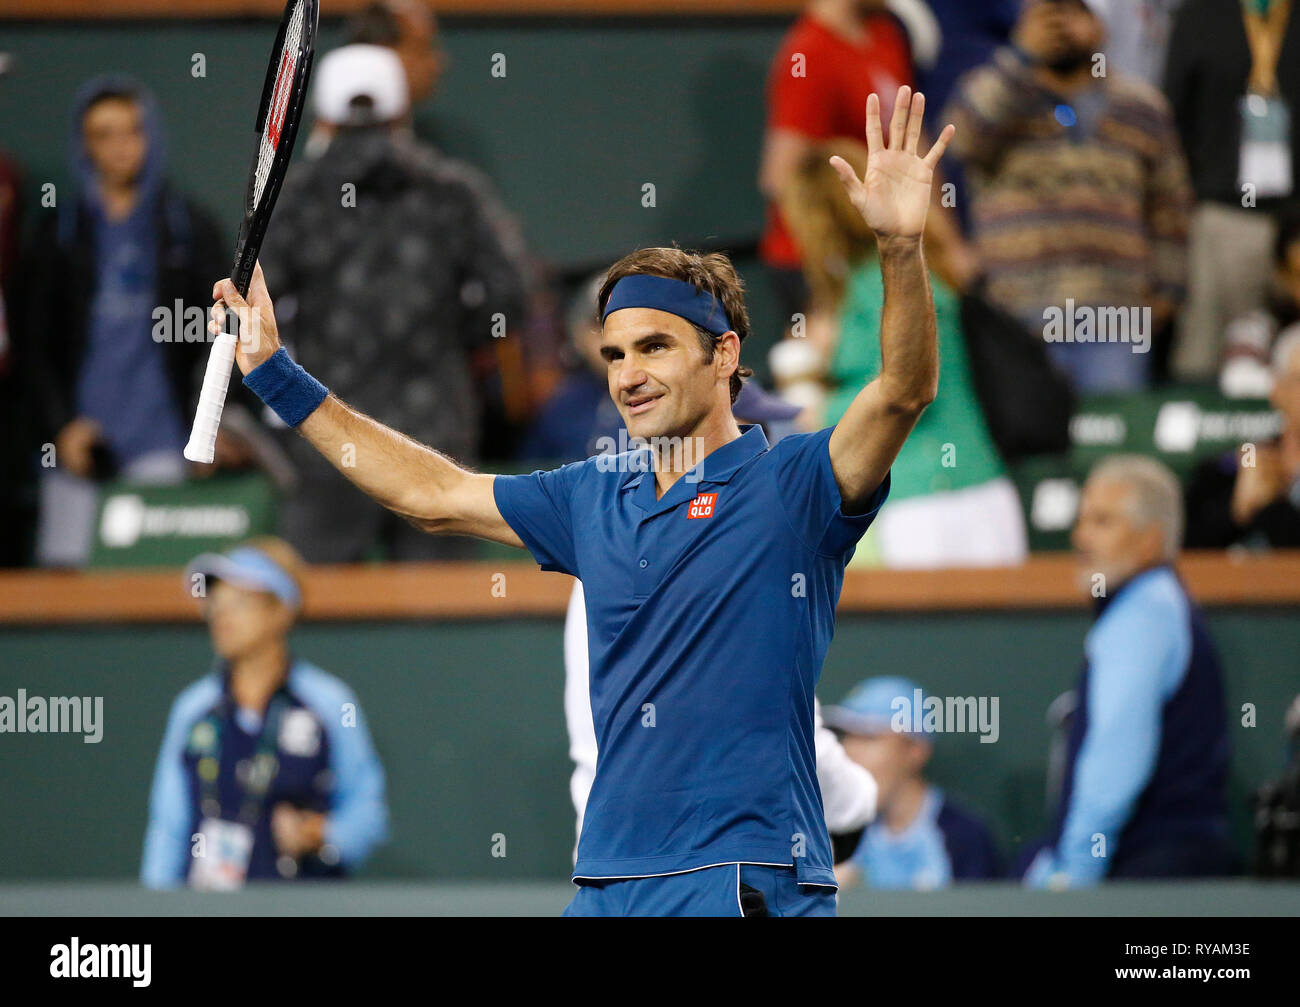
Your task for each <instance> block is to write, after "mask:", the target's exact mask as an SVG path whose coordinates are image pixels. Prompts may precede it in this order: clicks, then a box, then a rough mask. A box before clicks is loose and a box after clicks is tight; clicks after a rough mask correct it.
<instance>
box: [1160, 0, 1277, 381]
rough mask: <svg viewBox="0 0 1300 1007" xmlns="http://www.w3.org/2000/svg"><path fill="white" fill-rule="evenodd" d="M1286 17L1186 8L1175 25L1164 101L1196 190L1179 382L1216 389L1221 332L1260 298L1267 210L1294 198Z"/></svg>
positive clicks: (1268, 242)
mask: <svg viewBox="0 0 1300 1007" xmlns="http://www.w3.org/2000/svg"><path fill="white" fill-rule="evenodd" d="M1290 14H1291V3H1290V0H1251V2H1242V3H1227V2H1224V0H1186V3H1184V5H1183V7H1182V9H1181V10H1180V11H1179V12H1178V17H1177V19H1176V20H1175V22H1174V31H1173V37H1172V39H1171V40H1170V43H1169V61H1168V67H1167V69H1166V72H1165V93H1166V94H1168V95H1169V101H1170V103H1171V104H1172V105H1173V109H1174V118H1175V121H1176V122H1177V124H1178V133H1179V135H1180V137H1181V138H1182V145H1183V149H1184V150H1185V151H1186V152H1187V159H1188V162H1189V163H1190V165H1191V172H1192V185H1193V187H1194V188H1195V190H1196V209H1195V211H1194V213H1193V214H1192V223H1191V245H1190V249H1189V262H1188V285H1189V289H1188V298H1187V305H1186V307H1185V309H1184V311H1183V313H1182V315H1181V317H1180V318H1179V326H1178V336H1177V339H1176V341H1175V343H1174V347H1173V353H1172V355H1171V358H1170V369H1171V371H1172V373H1173V374H1174V376H1175V377H1178V378H1181V379H1184V380H1208V379H1211V378H1213V377H1214V376H1215V374H1216V373H1217V371H1218V369H1219V366H1220V364H1221V362H1222V361H1221V356H1222V349H1223V341H1224V332H1225V329H1226V328H1227V326H1228V323H1229V322H1231V321H1232V320H1233V319H1235V318H1240V317H1242V316H1244V315H1246V314H1248V313H1250V312H1251V311H1256V310H1258V309H1260V308H1262V307H1263V306H1264V304H1265V301H1266V298H1267V294H1268V284H1269V268H1268V265H1269V257H1270V253H1271V251H1272V247H1273V242H1274V228H1275V224H1274V221H1273V217H1272V216H1271V211H1273V210H1275V209H1276V208H1277V206H1278V204H1279V202H1280V201H1282V200H1284V199H1285V198H1287V197H1288V196H1292V195H1294V194H1295V174H1294V171H1295V165H1296V163H1297V162H1298V161H1300V130H1297V128H1296V126H1295V124H1294V122H1293V121H1292V117H1293V116H1295V114H1296V110H1297V109H1300V58H1298V57H1300V17H1291V16H1290ZM1283 53H1289V54H1290V55H1289V56H1288V58H1285V59H1283V58H1282V55H1283Z"/></svg>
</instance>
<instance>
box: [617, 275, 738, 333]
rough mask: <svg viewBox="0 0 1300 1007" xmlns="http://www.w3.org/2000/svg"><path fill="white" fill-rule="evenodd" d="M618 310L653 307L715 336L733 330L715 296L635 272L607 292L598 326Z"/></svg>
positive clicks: (684, 284)
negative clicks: (603, 310)
mask: <svg viewBox="0 0 1300 1007" xmlns="http://www.w3.org/2000/svg"><path fill="white" fill-rule="evenodd" d="M621 308H656V309H657V310H659V311H667V312H668V313H669V314H670V315H677V316H678V317H679V318H685V319H686V320H687V321H688V322H694V323H695V324H696V325H698V326H699V327H700V328H702V329H704V330H705V331H706V332H712V333H713V334H714V335H715V336H720V335H722V334H723V333H724V332H729V331H731V328H732V325H731V319H730V318H728V317H727V312H726V309H725V308H723V306H722V304H721V302H719V301H718V299H717V298H716V297H714V296H713V295H712V294H706V293H705V292H704V291H702V290H696V289H695V287H694V286H693V285H691V284H689V283H686V282H684V281H682V280H670V279H668V277H666V276H647V275H645V274H643V273H638V274H637V275H635V276H625V277H623V279H621V280H619V281H618V282H617V283H616V284H614V289H613V290H612V291H610V294H609V300H608V301H606V302H605V313H604V315H602V316H601V319H600V321H601V324H604V322H605V319H606V318H608V317H609V316H610V315H611V314H613V313H614V312H615V311H618V310H619V309H621Z"/></svg>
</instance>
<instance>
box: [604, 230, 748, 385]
mask: <svg viewBox="0 0 1300 1007" xmlns="http://www.w3.org/2000/svg"><path fill="white" fill-rule="evenodd" d="M642 275H644V276H663V277H666V278H668V279H670V280H681V281H682V282H683V283H689V284H690V285H691V286H693V287H694V288H695V289H696V290H699V291H701V292H703V293H706V294H711V295H713V296H714V297H716V298H717V299H718V300H719V301H721V302H722V307H723V310H724V311H726V313H727V318H728V319H730V320H731V328H732V329H733V330H734V331H735V333H736V335H737V336H739V337H740V343H741V345H742V346H743V345H744V343H745V339H746V337H747V336H748V335H749V311H748V310H747V309H746V308H745V281H744V280H742V279H741V278H740V274H739V273H737V272H736V267H735V266H733V265H732V264H731V260H730V259H729V258H727V257H726V256H725V255H724V254H722V253H721V252H710V253H707V254H706V253H704V252H694V251H683V250H682V249H680V248H678V247H676V246H675V245H674V246H673V247H672V248H638V249H637V250H636V251H635V252H631V253H629V254H628V255H625V256H623V258H621V259H619V260H618V261H617V262H616V263H614V265H612V266H610V267H609V272H608V273H606V274H605V282H604V283H603V284H601V287H600V295H599V297H597V299H596V304H597V312H596V316H597V318H600V317H603V316H604V314H605V305H606V304H607V303H609V295H610V294H611V293H613V291H614V285H615V284H616V283H618V281H619V280H621V279H623V277H625V276H642ZM691 326H692V328H694V329H695V333H696V335H697V336H699V339H700V347H701V348H702V349H703V350H704V360H705V362H706V363H707V362H708V361H710V360H712V359H713V351H714V350H715V349H716V348H717V345H718V340H719V339H720V338H721V337H720V336H716V335H714V334H713V333H712V332H709V331H708V330H707V329H703V328H701V327H700V326H698V325H696V324H695V323H694V322H692V323H691ZM753 373H754V372H753V371H752V370H750V369H749V368H748V367H745V366H743V365H737V367H736V370H735V373H733V374H732V375H731V401H732V402H733V403H734V402H735V401H736V396H737V395H739V394H740V388H741V385H742V383H743V382H742V380H741V379H742V378H747V377H750V376H751V375H752V374H753Z"/></svg>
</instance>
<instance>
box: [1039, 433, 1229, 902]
mask: <svg viewBox="0 0 1300 1007" xmlns="http://www.w3.org/2000/svg"><path fill="white" fill-rule="evenodd" d="M1182 531H1183V505H1182V496H1181V492H1180V489H1179V485H1178V480H1177V478H1176V477H1175V476H1174V474H1173V473H1172V472H1171V471H1169V469H1168V468H1167V467H1166V466H1164V465H1163V464H1161V463H1160V462H1157V461H1155V460H1153V459H1150V458H1145V457H1142V456H1140V455H1113V456H1111V457H1109V458H1106V459H1103V460H1102V461H1101V462H1099V463H1098V464H1097V466H1096V467H1094V468H1093V470H1092V472H1091V473H1090V474H1089V476H1088V479H1087V481H1086V483H1085V484H1084V488H1083V495H1082V499H1081V501H1080V506H1079V516H1078V520H1077V522H1076V524H1075V528H1074V535H1073V542H1074V547H1075V550H1076V554H1077V556H1078V559H1079V577H1080V582H1081V584H1082V585H1086V586H1087V588H1088V589H1089V590H1090V592H1091V594H1092V597H1093V598H1094V607H1095V609H1096V621H1095V622H1094V623H1093V625H1092V628H1091V629H1090V630H1089V631H1088V636H1087V638H1086V640H1085V641H1084V668H1083V673H1082V676H1081V678H1080V680H1079V684H1078V687H1077V689H1076V690H1075V692H1076V700H1077V705H1076V707H1075V710H1074V712H1073V714H1072V715H1071V718H1070V726H1069V730H1068V734H1067V741H1066V755H1065V772H1064V774H1063V783H1062V788H1061V796H1060V800H1059V804H1058V807H1057V809H1056V814H1055V816H1054V820H1053V822H1052V827H1051V832H1050V833H1049V835H1048V836H1047V838H1046V841H1045V843H1043V844H1042V845H1041V847H1040V848H1039V849H1038V851H1037V853H1036V855H1034V857H1033V859H1032V862H1030V864H1029V866H1028V869H1027V870H1026V872H1025V874H1024V879H1025V881H1026V883H1028V884H1030V885H1033V886H1036V887H1053V888H1064V887H1076V886H1086V885H1091V884H1094V883H1096V882H1099V881H1101V880H1103V879H1105V878H1152V877H1193V876H1215V875H1223V874H1229V873H1232V871H1233V869H1234V866H1235V860H1236V858H1235V856H1234V854H1233V851H1232V848H1231V845H1230V843H1229V839H1228V820H1227V782H1228V762H1229V741H1228V720H1227V709H1226V706H1225V699H1224V692H1223V674H1222V671H1221V669H1220V665H1219V657H1218V653H1217V652H1216V650H1215V646H1214V642H1213V640H1212V639H1211V638H1210V635H1209V630H1208V628H1207V626H1206V624H1205V620H1204V617H1203V615H1202V614H1201V611H1200V609H1199V608H1197V607H1196V605H1195V604H1194V603H1193V602H1192V600H1191V599H1190V598H1189V597H1188V595H1187V591H1186V589H1185V588H1184V587H1183V585H1182V583H1181V582H1180V581H1179V579H1178V575H1177V574H1176V573H1175V572H1174V568H1173V563H1174V561H1175V559H1176V558H1177V556H1178V550H1179V543H1180V541H1181V539H1182ZM1030 852H1032V851H1030ZM1026 859H1027V858H1026Z"/></svg>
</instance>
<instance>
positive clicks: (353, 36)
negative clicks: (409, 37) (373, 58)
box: [344, 0, 402, 49]
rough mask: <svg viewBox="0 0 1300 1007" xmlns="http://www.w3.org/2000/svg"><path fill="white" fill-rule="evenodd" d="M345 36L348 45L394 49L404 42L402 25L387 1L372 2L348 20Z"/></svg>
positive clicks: (374, 0)
mask: <svg viewBox="0 0 1300 1007" xmlns="http://www.w3.org/2000/svg"><path fill="white" fill-rule="evenodd" d="M344 35H345V37H346V39H347V43H346V44H347V45H382V46H386V47H387V48H389V49H393V48H396V46H397V44H398V43H399V42H400V41H401V40H402V23H401V21H400V19H399V18H398V16H397V12H396V11H395V10H393V8H392V6H391V5H390V4H388V3H386V2H385V0H372V2H371V3H368V4H366V5H365V6H364V7H362V8H361V9H360V10H358V11H357V12H356V13H355V14H353V15H352V16H351V17H350V18H348V22H347V25H346V27H345V28H344Z"/></svg>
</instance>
